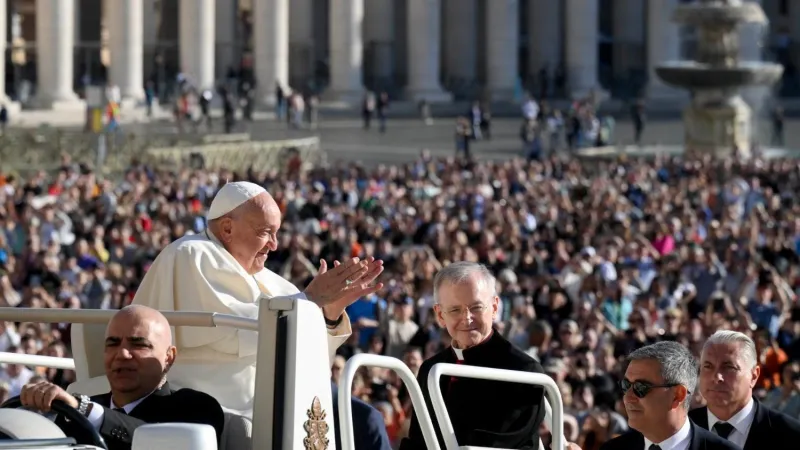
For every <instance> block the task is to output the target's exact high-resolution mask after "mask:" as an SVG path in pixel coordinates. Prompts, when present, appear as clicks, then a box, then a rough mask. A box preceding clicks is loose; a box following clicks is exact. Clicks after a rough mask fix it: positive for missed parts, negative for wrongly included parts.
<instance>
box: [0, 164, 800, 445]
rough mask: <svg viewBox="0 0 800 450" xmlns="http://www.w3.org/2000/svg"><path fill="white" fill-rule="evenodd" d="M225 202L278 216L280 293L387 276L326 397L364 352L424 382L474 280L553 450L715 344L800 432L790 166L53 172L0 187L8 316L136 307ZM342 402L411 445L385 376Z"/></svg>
mask: <svg viewBox="0 0 800 450" xmlns="http://www.w3.org/2000/svg"><path fill="white" fill-rule="evenodd" d="M225 180H231V181H233V180H250V181H254V182H256V183H259V184H261V185H263V186H264V187H265V188H266V189H267V190H268V191H269V192H270V193H271V194H272V195H273V196H274V198H275V200H276V201H277V202H278V204H279V206H280V208H281V210H282V212H283V214H284V223H283V225H282V226H281V232H280V238H279V239H280V244H279V246H278V249H277V250H276V251H273V252H271V253H270V255H269V259H268V260H267V266H268V267H269V268H270V269H272V270H273V271H275V272H277V273H278V274H280V275H281V276H283V277H284V278H286V279H287V280H290V281H291V282H292V283H294V284H296V285H298V286H304V285H305V284H306V283H307V282H308V281H309V280H310V279H311V278H312V277H313V276H314V275H315V274H316V270H317V267H318V261H319V260H320V259H325V260H327V261H333V260H344V259H346V258H349V257H354V256H358V257H366V256H374V257H375V258H379V259H382V260H383V261H384V266H385V268H386V270H385V272H384V274H383V275H382V277H381V281H382V282H383V283H384V284H385V287H384V289H382V290H381V291H380V292H378V293H376V294H375V295H373V296H370V297H366V298H362V299H360V300H359V301H357V302H356V303H354V304H353V305H351V306H350V307H349V308H348V314H349V316H350V319H351V322H352V328H353V334H352V336H351V337H350V340H349V341H348V342H347V343H346V344H345V345H343V346H342V347H340V349H339V357H337V359H336V361H335V363H334V366H333V372H332V376H333V379H334V381H336V380H337V378H338V376H339V374H340V372H341V368H342V366H343V365H344V363H345V361H346V359H347V358H348V357H349V356H351V355H353V354H356V353H359V352H370V353H376V354H385V355H389V356H393V357H397V358H401V359H403V360H404V361H405V362H406V363H407V364H408V366H409V367H410V368H411V369H412V371H414V372H416V371H418V370H419V367H420V365H421V363H422V362H423V361H424V360H425V359H426V358H428V357H430V356H431V355H433V354H435V353H436V352H438V351H440V350H441V349H444V348H446V347H447V346H448V342H449V337H448V335H447V333H446V332H445V331H444V330H443V329H442V327H441V326H440V320H438V319H439V318H437V315H436V313H435V312H434V310H433V304H434V299H433V289H432V287H433V278H434V275H435V274H436V273H437V271H438V270H439V269H440V268H442V267H444V266H446V265H448V264H449V263H451V262H455V261H473V262H480V263H482V264H484V265H485V266H487V267H488V268H489V269H490V270H491V271H492V272H493V273H494V275H495V276H496V278H497V280H498V285H497V290H498V295H499V297H500V299H501V303H500V314H498V318H497V321H496V323H495V324H494V326H495V329H496V330H497V331H498V332H499V333H502V334H503V335H504V336H505V337H506V338H507V339H508V340H510V341H511V342H512V343H514V344H515V345H517V346H518V347H519V348H521V349H523V350H525V351H527V352H528V354H529V355H531V356H533V357H535V358H536V359H538V360H540V361H541V363H542V365H543V366H544V369H545V371H546V372H547V373H548V374H549V375H551V376H552V377H553V378H554V379H555V380H556V382H557V383H558V385H559V387H560V390H561V394H562V397H563V400H564V405H565V408H566V411H567V412H568V415H567V417H566V418H565V423H566V425H565V430H566V437H567V439H568V440H569V441H571V442H577V443H578V444H579V445H581V447H582V448H584V449H586V448H596V447H597V446H599V445H600V444H602V442H604V441H605V440H607V439H609V438H610V437H612V436H614V435H616V434H619V433H621V432H622V431H624V430H626V429H627V421H626V413H625V409H624V408H623V407H621V404H620V399H621V393H620V390H619V388H618V381H619V380H620V374H621V370H622V360H623V357H624V356H625V355H628V354H629V353H630V352H631V351H633V350H634V349H636V348H639V347H641V346H643V345H646V344H650V343H653V342H656V341H660V340H674V341H678V342H680V343H682V344H684V345H685V346H686V347H688V348H689V349H690V350H692V352H693V353H694V354H695V355H697V354H698V353H699V351H700V349H701V347H702V344H703V342H704V340H705V339H706V337H707V336H709V335H710V334H712V333H713V332H714V331H716V330H718V329H731V330H738V331H741V332H743V333H745V334H748V335H749V336H752V337H753V339H754V340H755V341H756V342H757V346H758V349H757V350H758V355H759V362H760V364H761V367H762V372H761V378H760V379H759V381H758V385H757V391H756V392H757V395H758V396H759V397H760V398H762V399H763V401H764V403H765V404H767V405H768V406H770V407H772V408H774V409H776V410H779V411H782V412H784V413H786V414H788V415H790V416H793V417H795V418H800V308H798V305H797V301H796V298H797V295H798V293H799V292H800V270H798V267H800V266H799V265H798V262H799V261H798V252H800V202H798V201H797V200H796V197H795V193H796V192H798V190H799V189H800V164H798V163H797V162H796V161H791V160H770V161H763V160H749V161H737V160H732V159H731V160H724V161H722V160H712V159H711V158H708V157H702V156H701V157H694V156H687V157H686V158H682V159H678V158H670V157H659V158H656V159H655V160H651V161H636V160H625V159H621V160H617V161H612V162H594V163H591V164H584V163H581V162H579V161H577V160H574V159H561V158H556V157H553V158H551V159H544V160H541V161H536V160H533V161H525V160H509V161H503V162H475V161H470V160H464V159H452V158H451V159H444V160H438V159H433V158H431V157H430V155H428V154H426V153H424V152H423V154H422V155H421V156H420V157H419V158H418V159H416V160H415V161H412V162H411V163H409V164H407V165H405V166H402V167H395V166H379V167H376V168H374V169H373V168H366V167H362V166H359V165H358V164H337V165H332V166H330V167H325V168H322V167H320V168H315V169H312V170H311V171H309V172H298V171H295V170H281V169H280V168H274V169H271V170H268V171H263V172H259V171H257V170H256V169H253V170H250V171H248V172H246V173H233V172H230V171H218V172H214V171H204V170H191V169H184V170H182V171H180V172H178V173H171V172H165V171H160V170H157V169H155V168H152V167H148V166H146V165H141V164H138V163H133V164H132V165H131V167H130V168H129V170H128V172H127V175H126V176H125V178H124V179H123V180H119V181H116V182H112V181H109V180H103V179H101V178H99V177H98V176H97V174H95V173H93V172H92V171H91V170H90V169H89V168H88V167H85V166H82V165H80V164H75V163H73V162H72V161H70V160H69V159H68V158H66V157H65V158H64V161H63V165H62V167H61V169H60V170H59V171H58V172H57V173H53V174H46V173H39V174H36V175H34V176H31V177H28V178H25V179H20V178H16V177H14V176H13V175H10V174H3V175H2V176H1V177H0V222H2V230H3V232H2V233H0V305H2V306H12V307H17V306H19V307H43V308H110V309H114V308H120V307H121V306H124V305H126V304H128V303H129V302H130V301H131V299H132V298H133V295H134V293H135V292H136V288H137V286H138V283H139V282H140V280H141V279H142V277H143V274H144V273H146V271H147V270H148V268H149V265H150V264H151V263H152V262H153V260H154V259H155V257H156V255H157V254H158V253H159V251H160V250H161V249H162V248H163V247H165V246H166V245H167V244H168V243H170V242H172V241H173V240H175V239H177V238H179V237H181V236H184V235H186V234H189V233H199V232H201V231H202V230H204V228H205V220H204V216H205V213H206V211H207V207H208V205H209V203H210V201H211V199H212V198H213V196H214V194H215V192H216V191H217V190H218V188H219V187H220V186H221V184H222V183H224V182H225ZM69 337H70V336H69V329H68V326H67V325H63V324H30V323H21V324H14V323H5V324H3V323H0V351H11V352H20V353H28V354H42V355H52V356H63V355H67V354H68V353H69V346H70V342H69ZM1 372H2V373H0V383H2V384H0V400H4V399H5V398H7V397H9V396H15V395H18V394H19V391H20V389H21V387H22V386H23V385H24V384H26V383H27V382H30V381H31V379H33V378H34V377H42V379H47V380H51V381H53V382H55V383H57V384H60V385H62V386H66V385H67V384H69V383H70V382H71V381H72V380H73V379H74V374H72V373H71V372H70V371H63V370H36V369H33V368H26V367H21V366H18V365H7V366H6V367H5V368H3V369H2V371H1ZM354 389H355V391H354V394H355V395H356V396H357V397H359V398H362V399H364V400H365V401H367V402H369V403H371V404H372V405H374V406H375V407H376V408H377V409H378V410H379V411H380V412H381V413H382V414H383V416H384V421H385V424H386V427H387V431H388V433H389V436H390V438H391V439H392V440H393V441H395V442H399V440H400V439H401V438H402V437H404V436H406V434H407V433H408V423H409V420H410V416H411V403H410V399H409V396H408V393H407V392H406V391H405V389H404V388H403V387H402V385H401V383H400V382H399V380H398V379H397V378H396V377H395V376H394V375H393V374H392V373H389V372H388V371H385V370H383V369H378V368H371V369H369V370H365V371H364V372H363V373H361V374H360V375H359V377H358V378H357V379H356V382H355V384H354ZM498 401H500V402H501V401H503V400H502V399H498ZM694 402H695V404H702V402H703V399H702V398H701V397H700V396H699V395H696V398H695V399H694Z"/></svg>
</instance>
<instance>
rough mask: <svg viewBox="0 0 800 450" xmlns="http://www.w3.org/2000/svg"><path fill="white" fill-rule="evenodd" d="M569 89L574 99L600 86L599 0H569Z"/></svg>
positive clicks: (567, 62)
mask: <svg viewBox="0 0 800 450" xmlns="http://www.w3.org/2000/svg"><path fill="white" fill-rule="evenodd" d="M566 7H567V11H566V29H567V32H566V33H565V36H566V40H567V43H566V47H567V49H566V74H567V90H568V91H569V92H570V94H571V96H572V97H573V98H577V97H585V96H587V95H589V94H590V93H591V92H592V91H593V90H594V91H595V92H597V91H598V90H599V89H600V83H599V82H598V80H597V64H598V63H597V46H598V41H599V38H600V36H599V34H600V32H599V30H598V28H599V24H598V14H599V12H600V11H599V9H600V8H599V4H598V0H566Z"/></svg>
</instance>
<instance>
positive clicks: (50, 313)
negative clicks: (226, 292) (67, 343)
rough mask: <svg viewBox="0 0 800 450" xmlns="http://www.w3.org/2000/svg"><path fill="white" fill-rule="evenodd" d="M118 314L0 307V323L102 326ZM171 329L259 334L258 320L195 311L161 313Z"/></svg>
mask: <svg viewBox="0 0 800 450" xmlns="http://www.w3.org/2000/svg"><path fill="white" fill-rule="evenodd" d="M117 312H118V311H117V310H110V309H51V308H7V307H6V308H0V320H4V321H9V322H12V321H13V322H40V323H62V322H63V323H92V324H102V325H105V324H107V323H108V321H109V320H111V317H113V316H114V314H116V313H117ZM161 313H162V314H163V315H164V317H166V318H167V321H168V322H169V324H170V326H173V327H231V328H238V329H240V330H252V331H258V320H257V319H251V318H249V317H241V316H234V315H232V314H219V313H209V312H198V311H161Z"/></svg>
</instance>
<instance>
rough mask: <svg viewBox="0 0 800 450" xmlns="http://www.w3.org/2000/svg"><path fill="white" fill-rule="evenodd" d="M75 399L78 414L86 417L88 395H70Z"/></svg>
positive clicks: (88, 401) (87, 412)
mask: <svg viewBox="0 0 800 450" xmlns="http://www.w3.org/2000/svg"><path fill="white" fill-rule="evenodd" d="M72 396H73V397H75V400H77V401H78V408H77V410H78V412H79V413H81V414H82V415H83V416H84V417H88V414H89V403H90V402H91V400H90V399H89V396H88V395H83V394H72Z"/></svg>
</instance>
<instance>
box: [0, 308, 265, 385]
mask: <svg viewBox="0 0 800 450" xmlns="http://www.w3.org/2000/svg"><path fill="white" fill-rule="evenodd" d="M116 313H117V310H111V309H109V310H105V309H51V308H8V307H5V308H0V321H6V322H40V323H84V324H101V325H105V324H107V323H108V321H109V320H111V318H112V317H113V316H114V314H116ZM162 314H164V317H166V318H167V321H168V322H169V324H170V326H173V327H180V326H184V327H231V328H237V329H241V330H252V331H258V320H256V319H251V318H248V317H240V316H234V315H231V314H220V313H209V312H192V311H188V312H183V311H181V312H178V311H162ZM0 363H7V364H22V365H25V366H34V367H49V368H52V369H65V370H75V360H74V359H72V358H56V357H53V356H39V355H27V354H21V353H7V352H0Z"/></svg>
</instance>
